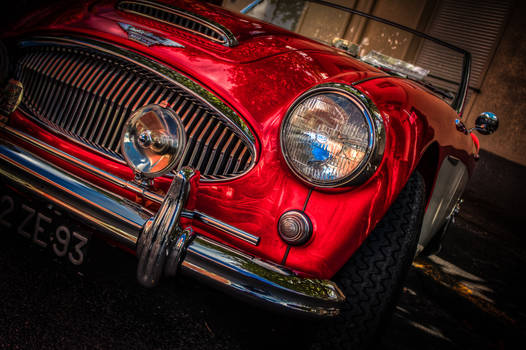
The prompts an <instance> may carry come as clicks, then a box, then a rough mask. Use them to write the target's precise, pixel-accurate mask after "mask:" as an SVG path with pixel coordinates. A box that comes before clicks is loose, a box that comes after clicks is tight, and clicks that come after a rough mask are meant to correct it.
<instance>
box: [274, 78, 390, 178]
mask: <svg viewBox="0 0 526 350" xmlns="http://www.w3.org/2000/svg"><path fill="white" fill-rule="evenodd" d="M365 103H367V105H368V106H369V107H366V105H365ZM373 107H374V105H372V103H371V102H370V101H367V99H366V98H365V96H363V95H361V94H360V93H359V92H358V91H357V90H355V89H353V88H352V87H348V86H346V85H341V84H331V86H323V87H317V88H314V89H313V90H311V91H309V92H307V93H306V94H305V95H303V96H302V97H300V98H299V99H298V101H297V102H296V103H295V104H294V105H293V106H292V107H291V108H290V110H289V112H288V113H287V116H286V117H285V119H284V121H283V123H282V125H281V148H282V151H283V155H284V157H285V160H286V162H287V164H288V165H289V167H290V168H291V169H292V171H293V172H294V173H296V175H298V176H299V177H300V178H301V179H303V180H304V181H306V182H308V183H310V184H312V185H314V186H318V187H337V186H342V185H345V184H349V183H357V182H361V181H364V180H365V179H366V177H367V176H369V175H370V174H371V171H374V170H376V167H377V166H378V164H379V162H380V160H381V156H382V155H383V145H384V142H383V141H384V140H383V139H384V137H383V124H382V123H383V122H382V121H381V117H380V116H379V114H378V113H377V112H376V110H375V109H374V111H371V108H373Z"/></svg>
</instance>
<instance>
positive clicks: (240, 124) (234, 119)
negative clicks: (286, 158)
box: [19, 36, 257, 182]
mask: <svg viewBox="0 0 526 350" xmlns="http://www.w3.org/2000/svg"><path fill="white" fill-rule="evenodd" d="M19 45H20V46H21V47H31V46H43V45H63V46H77V47H80V48H82V47H87V48H91V49H94V50H98V51H100V52H103V53H106V54H108V55H113V56H116V57H118V58H120V59H122V60H125V61H128V62H131V63H133V64H135V65H137V66H139V67H141V68H143V69H145V70H148V71H149V72H151V73H153V74H156V75H158V76H160V77H161V78H162V79H164V80H166V81H168V82H169V83H171V84H174V85H177V86H178V87H180V88H181V89H183V90H184V91H186V92H187V93H189V94H192V95H194V96H196V97H197V98H198V99H199V100H200V101H201V102H202V103H204V104H206V105H207V106H208V107H209V108H210V109H212V110H213V111H215V112H216V113H217V116H218V117H219V118H220V119H222V120H223V121H224V122H225V123H227V124H228V125H229V126H231V130H232V131H233V132H235V133H236V134H237V135H238V136H239V137H241V138H242V139H244V141H245V142H246V144H247V147H248V146H250V147H249V149H250V152H251V153H252V155H253V159H252V160H251V164H250V166H249V167H248V168H247V169H246V171H244V172H243V173H241V174H238V175H236V176H231V177H230V176H229V177H228V178H227V179H226V181H228V180H234V179H237V178H239V177H241V176H243V175H245V174H247V173H248V172H250V171H251V170H252V169H253V168H254V166H255V164H256V163H257V152H256V147H255V142H256V138H255V136H254V134H253V133H252V132H251V130H250V128H249V127H248V125H247V124H246V123H245V122H244V121H243V119H242V118H241V117H240V116H239V115H238V114H237V113H236V112H235V111H233V110H232V109H231V108H230V107H228V106H227V105H226V104H225V103H224V102H222V101H221V100H220V99H219V98H218V97H217V96H215V95H214V94H213V93H211V92H210V91H208V90H207V89H205V88H203V87H201V86H200V85H198V84H197V83H195V82H194V81H193V80H191V79H190V78H188V77H187V76H185V75H183V74H182V73H179V72H177V71H174V70H173V69H171V68H169V67H168V66H165V65H163V64H161V63H158V62H156V61H153V60H152V59H149V58H146V57H144V56H141V55H139V54H137V53H135V52H133V51H129V50H127V49H125V48H123V47H119V46H116V45H114V44H108V43H105V42H101V41H96V40H90V39H86V38H83V39H77V38H70V37H48V36H45V37H44V36H42V37H35V38H32V39H28V40H22V41H20V42H19ZM32 119H36V118H32ZM72 140H73V141H75V142H79V141H78V140H75V139H72ZM82 144H83V145H86V143H82ZM93 149H94V150H96V151H98V152H99V153H102V154H104V155H106V156H108V153H107V152H101V151H100V150H98V149H96V148H93ZM112 159H115V156H114V157H112ZM121 162H122V160H121ZM202 181H203V182H220V181H225V179H203V180H202Z"/></svg>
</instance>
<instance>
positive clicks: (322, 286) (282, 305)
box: [181, 236, 345, 317]
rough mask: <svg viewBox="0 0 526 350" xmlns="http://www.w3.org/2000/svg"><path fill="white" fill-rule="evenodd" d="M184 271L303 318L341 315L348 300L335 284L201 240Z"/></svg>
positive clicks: (191, 250) (189, 252)
mask: <svg viewBox="0 0 526 350" xmlns="http://www.w3.org/2000/svg"><path fill="white" fill-rule="evenodd" d="M181 270H182V272H183V273H184V274H186V275H190V276H193V277H195V278H197V279H198V280H200V281H202V282H204V283H207V284H210V285H212V286H215V287H217V288H220V289H223V290H225V291H227V292H229V293H231V294H234V295H235V296H237V297H241V298H244V299H246V300H247V301H252V302H254V301H256V302H259V303H264V304H265V305H266V306H268V307H270V308H272V309H276V310H280V309H281V310H283V309H286V310H287V312H293V313H297V314H301V315H305V314H308V315H314V316H321V317H326V316H335V315H338V314H339V312H340V308H339V306H340V305H341V303H342V302H343V301H344V300H345V295H344V294H343V293H342V292H341V290H340V289H339V288H338V286H337V285H336V284H335V283H334V282H332V281H329V280H319V279H310V278H302V277H298V276H296V275H295V274H294V273H293V272H291V271H290V270H288V269H286V268H283V267H282V266H279V265H276V264H273V263H269V262H265V261H262V260H260V259H258V258H255V257H252V256H250V255H247V254H244V253H242V252H240V251H238V250H236V249H232V248H229V247H227V246H224V245H222V244H220V243H217V242H214V241H212V240H210V239H208V238H206V237H202V236H196V237H195V239H194V240H193V241H192V243H190V245H189V247H188V250H187V252H186V258H185V260H184V261H183V263H182V264H181ZM270 286H271V287H270Z"/></svg>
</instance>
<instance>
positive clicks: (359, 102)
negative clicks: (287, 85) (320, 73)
mask: <svg viewBox="0 0 526 350" xmlns="http://www.w3.org/2000/svg"><path fill="white" fill-rule="evenodd" d="M326 93H332V94H339V95H342V96H344V97H346V98H347V99H349V101H351V102H352V103H353V104H355V106H357V107H358V108H359V109H360V111H361V112H362V114H363V117H364V119H365V121H366V123H367V127H368V137H369V142H368V146H367V150H366V155H365V156H364V158H363V159H362V161H361V162H360V164H359V165H358V166H357V167H356V168H355V169H354V170H353V171H352V172H351V173H350V174H349V175H347V176H345V177H344V178H342V179H340V180H338V181H321V180H317V179H313V178H308V177H307V176H305V175H304V174H302V173H301V172H300V171H298V170H297V169H295V167H294V165H293V163H292V161H291V159H290V157H289V155H288V154H287V150H286V146H285V137H286V135H284V133H285V126H286V124H287V123H288V122H289V120H290V118H291V116H292V114H293V113H294V111H295V109H296V108H297V107H298V106H299V105H300V104H301V103H302V102H303V101H305V100H306V99H309V98H311V97H314V96H316V95H321V94H326ZM280 146H281V153H282V155H283V158H284V159H285V162H286V163H287V166H288V167H289V169H290V170H291V171H292V172H293V173H294V174H295V175H296V176H297V177H298V178H299V179H301V180H302V181H303V182H305V183H307V184H309V185H311V186H314V187H320V188H335V187H345V186H353V185H359V184H362V183H364V182H365V181H367V180H368V179H369V178H370V177H371V176H372V175H373V174H374V172H375V171H376V170H377V169H378V167H379V166H380V163H381V162H382V159H383V155H384V150H385V127H384V121H383V119H382V117H381V115H380V112H379V110H378V108H377V107H376V105H375V104H374V103H373V102H372V101H371V100H370V99H369V98H368V97H367V96H365V95H364V94H363V93H362V92H361V91H359V90H358V89H356V88H354V87H353V86H351V85H346V84H340V83H326V84H321V85H317V86H315V87H313V88H312V89H310V90H308V91H307V92H305V93H304V94H302V95H301V96H300V97H298V98H297V99H296V101H294V103H293V104H292V105H291V106H290V108H289V109H288V111H287V113H286V115H285V118H283V120H282V122H281V126H280Z"/></svg>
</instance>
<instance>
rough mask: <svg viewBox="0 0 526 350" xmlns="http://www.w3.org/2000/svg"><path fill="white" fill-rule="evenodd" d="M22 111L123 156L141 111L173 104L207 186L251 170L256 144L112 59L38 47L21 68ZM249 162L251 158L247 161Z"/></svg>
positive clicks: (196, 102)
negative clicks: (127, 130)
mask: <svg viewBox="0 0 526 350" xmlns="http://www.w3.org/2000/svg"><path fill="white" fill-rule="evenodd" d="M16 72H17V77H18V79H19V80H21V82H22V84H23V85H24V99H23V105H22V106H23V107H24V108H25V109H26V110H27V111H28V112H30V114H32V115H34V116H35V117H36V118H37V119H38V120H40V121H41V122H42V123H43V124H45V125H46V126H47V127H50V128H53V129H55V130H57V131H58V132H60V133H62V134H64V135H66V136H68V137H70V138H72V139H74V140H76V141H77V142H82V143H84V144H86V145H88V146H90V147H92V148H95V149H97V150H98V151H101V152H103V153H106V154H108V155H110V156H112V157H116V158H118V159H119V160H121V161H122V157H121V155H120V136H121V133H122V128H123V126H124V123H125V121H126V120H127V119H128V118H129V116H130V115H131V113H132V112H133V111H134V110H136V109H137V108H139V107H141V106H145V105H148V104H151V103H161V102H163V103H164V102H166V103H167V105H168V106H171V107H172V108H173V110H174V111H175V112H176V113H177V114H178V115H179V116H180V117H181V119H182V121H183V124H184V126H185V130H186V132H187V135H188V149H187V152H186V153H185V159H184V161H183V163H184V164H186V165H191V166H194V167H196V168H197V169H198V170H199V171H200V172H201V175H202V178H203V179H204V180H221V179H229V178H232V177H236V176H239V175H240V174H243V173H244V172H246V171H247V170H248V169H249V168H250V167H251V166H252V165H253V162H252V161H251V160H252V159H253V157H252V155H253V152H252V151H251V150H250V149H251V148H250V144H247V141H246V140H245V139H243V138H241V137H240V136H239V135H238V134H237V133H236V131H235V130H234V129H232V126H231V125H230V124H228V123H227V122H225V119H222V118H221V117H219V116H218V114H217V113H216V111H214V110H213V109H211V108H210V107H209V105H207V104H206V103H204V102H203V101H201V100H200V99H199V97H198V96H197V95H192V94H190V93H189V92H188V91H187V90H185V89H183V88H181V87H179V86H177V85H175V84H173V83H171V82H169V81H165V80H164V79H162V78H160V77H159V76H157V75H154V74H152V73H151V72H148V71H143V69H142V68H141V67H140V66H135V65H133V64H132V63H130V62H126V61H122V60H121V59H119V58H117V57H113V56H111V55H109V54H107V53H104V54H103V53H99V52H98V51H96V50H92V49H84V48H79V47H68V46H34V47H30V48H27V49H26V51H24V52H23V54H22V56H21V58H20V59H19V61H18V64H17V67H16ZM247 155H248V156H247Z"/></svg>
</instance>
